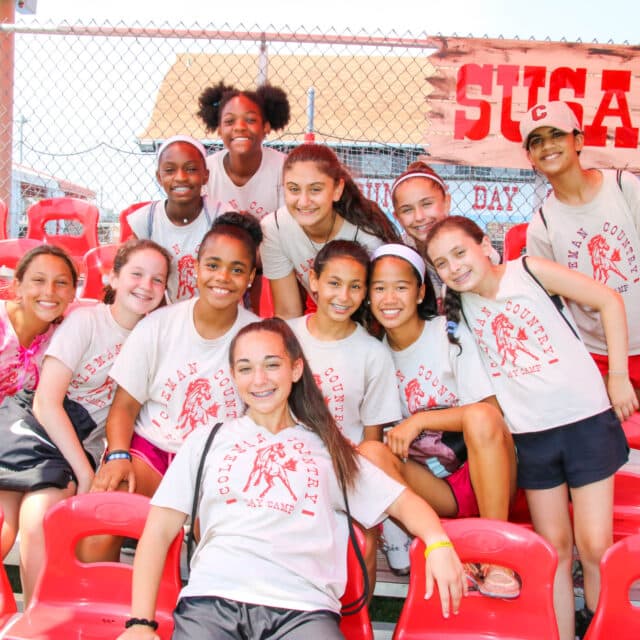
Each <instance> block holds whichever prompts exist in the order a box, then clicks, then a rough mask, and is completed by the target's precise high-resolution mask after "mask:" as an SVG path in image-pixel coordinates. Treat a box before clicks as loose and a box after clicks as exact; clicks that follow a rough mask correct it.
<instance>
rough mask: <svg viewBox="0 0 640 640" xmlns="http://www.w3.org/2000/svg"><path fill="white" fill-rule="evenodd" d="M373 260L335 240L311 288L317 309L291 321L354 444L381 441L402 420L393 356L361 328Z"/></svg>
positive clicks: (322, 388)
mask: <svg viewBox="0 0 640 640" xmlns="http://www.w3.org/2000/svg"><path fill="white" fill-rule="evenodd" d="M368 271H369V255H368V253H367V251H366V250H365V249H364V247H363V246H362V245H360V244H358V243H357V242H353V241H351V240H332V241H331V242H329V243H327V244H326V245H325V246H324V247H323V248H322V249H321V250H320V251H319V253H318V255H317V256H316V259H315V261H314V264H313V270H312V271H311V274H310V287H311V291H312V292H313V294H314V298H315V300H316V303H317V306H318V308H317V309H316V311H315V312H314V313H312V314H310V315H307V316H302V317H300V318H295V319H293V320H290V321H289V324H290V326H291V328H292V329H293V331H294V333H295V334H296V337H297V338H298V340H299V341H300V344H301V345H302V349H303V350H304V354H305V356H306V357H307V360H308V361H309V366H310V367H311V371H312V372H313V377H314V378H315V380H316V383H317V385H318V387H319V389H320V391H321V393H322V395H323V397H324V400H325V402H326V404H327V406H328V407H329V411H330V412H331V414H332V415H333V419H334V420H335V421H336V423H337V425H338V427H339V428H340V430H341V431H342V433H343V435H345V436H346V437H347V438H349V440H351V441H352V442H353V443H355V444H359V443H360V442H361V441H362V440H382V427H383V425H385V424H388V423H391V422H396V421H398V420H400V418H401V413H400V402H399V400H398V398H397V397H395V395H394V394H389V393H388V391H389V388H390V387H392V386H393V385H394V383H395V378H394V375H393V363H392V361H391V357H390V356H389V353H388V351H387V350H386V349H385V348H384V347H383V346H382V345H381V344H380V342H379V341H378V340H376V339H375V338H374V337H372V336H370V335H369V334H368V333H367V332H366V331H365V330H364V329H363V328H362V326H360V324H358V322H356V320H357V319H359V318H360V317H361V316H362V311H363V303H364V299H365V296H366V294H367V275H368Z"/></svg>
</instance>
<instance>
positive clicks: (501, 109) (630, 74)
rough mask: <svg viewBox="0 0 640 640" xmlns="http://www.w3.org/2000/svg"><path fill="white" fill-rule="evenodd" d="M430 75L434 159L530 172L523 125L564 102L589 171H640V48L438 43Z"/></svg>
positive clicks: (508, 42)
mask: <svg viewBox="0 0 640 640" xmlns="http://www.w3.org/2000/svg"><path fill="white" fill-rule="evenodd" d="M439 40H440V48H439V50H438V51H436V52H435V53H433V54H432V55H431V56H430V58H429V59H430V62H431V63H432V64H433V65H434V66H435V67H436V69H437V71H436V73H435V74H434V75H432V76H429V77H427V82H428V83H429V85H431V86H430V87H428V88H427V90H426V93H427V105H428V114H427V117H428V119H429V126H428V128H427V135H426V143H427V145H428V147H427V148H428V150H429V153H430V155H431V156H432V158H433V161H434V162H443V163H452V164H468V165H475V166H490V167H511V168H518V167H521V168H528V167H529V164H528V162H527V158H526V154H525V152H524V150H523V149H522V147H521V138H520V132H519V129H518V123H519V121H520V120H521V118H522V116H523V115H524V114H525V113H526V111H527V110H528V109H529V108H531V107H532V106H534V105H535V104H537V103H539V102H544V101H548V100H564V101H565V102H567V103H568V104H569V105H570V106H571V107H572V108H573V109H574V111H575V112H576V115H577V116H578V120H579V121H580V122H581V124H582V128H583V130H584V134H585V145H586V146H585V149H584V151H583V155H582V160H583V164H584V165H585V166H591V167H594V166H597V167H611V166H615V167H620V168H628V169H631V170H633V171H636V172H637V171H640V154H639V153H638V141H639V128H640V47H631V46H622V45H605V44H575V43H571V44H570V43H562V42H534V41H522V40H488V39H487V40H481V39H471V38H444V37H442V38H439Z"/></svg>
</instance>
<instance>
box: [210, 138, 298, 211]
mask: <svg viewBox="0 0 640 640" xmlns="http://www.w3.org/2000/svg"><path fill="white" fill-rule="evenodd" d="M228 153H229V152H228V151H227V150H226V149H222V150H221V151H217V152H216V153H214V154H213V155H211V156H208V157H207V168H208V169H209V182H208V183H207V194H208V196H209V200H210V201H211V202H218V201H219V202H222V206H223V211H239V212H240V213H250V214H251V215H252V216H254V217H255V218H256V219H257V220H261V219H262V218H263V217H264V216H266V215H267V214H268V213H271V212H272V211H275V210H276V209H278V207H281V206H282V205H284V192H283V190H282V166H283V165H284V161H285V158H286V157H287V156H286V154H284V153H282V152H280V151H277V150H276V149H272V148H270V147H262V162H261V163H260V167H259V168H258V170H257V171H256V173H255V174H254V175H253V176H251V178H250V179H249V181H248V182H247V183H246V184H244V185H242V186H241V187H239V186H238V185H236V184H234V183H233V181H232V180H231V178H229V176H228V174H227V172H226V171H225V168H224V164H223V162H224V158H225V156H226V155H227V154H228Z"/></svg>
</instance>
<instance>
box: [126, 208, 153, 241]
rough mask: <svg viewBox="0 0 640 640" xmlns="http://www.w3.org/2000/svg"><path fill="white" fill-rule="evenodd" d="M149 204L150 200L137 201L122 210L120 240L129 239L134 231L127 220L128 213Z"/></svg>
mask: <svg viewBox="0 0 640 640" xmlns="http://www.w3.org/2000/svg"><path fill="white" fill-rule="evenodd" d="M147 204H149V201H147V202H136V203H135V204H132V205H131V206H129V207H127V208H126V209H124V210H123V211H121V212H120V242H121V243H122V242H124V241H125V240H128V239H129V238H130V237H131V236H132V235H133V231H132V230H131V227H130V226H129V223H128V222H127V217H128V215H129V214H130V213H133V212H134V211H135V210H136V209H140V208H142V207H144V206H145V205H147Z"/></svg>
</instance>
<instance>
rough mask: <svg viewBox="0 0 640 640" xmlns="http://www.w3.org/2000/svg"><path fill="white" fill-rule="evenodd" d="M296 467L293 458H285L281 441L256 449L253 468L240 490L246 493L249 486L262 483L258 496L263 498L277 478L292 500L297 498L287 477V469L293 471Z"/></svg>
mask: <svg viewBox="0 0 640 640" xmlns="http://www.w3.org/2000/svg"><path fill="white" fill-rule="evenodd" d="M296 467H297V462H296V461H295V460H294V459H293V458H287V454H286V452H285V449H284V444H283V443H282V442H277V443H276V444H272V445H271V446H269V447H264V448H262V449H258V451H257V452H256V459H255V460H254V462H253V468H252V469H251V472H250V473H249V477H248V478H247V483H246V484H245V485H244V489H243V490H242V491H243V492H245V493H246V492H247V491H248V490H249V487H250V486H253V487H257V486H258V485H262V484H263V483H264V484H265V485H266V486H265V488H264V490H263V491H262V493H261V494H260V496H259V497H260V498H264V497H265V495H266V494H267V493H268V492H269V491H270V490H271V489H273V487H274V486H275V483H276V480H279V481H280V483H281V484H282V485H283V486H284V487H285V489H286V490H287V491H288V492H289V495H290V496H291V497H292V498H293V500H297V499H298V497H297V496H296V494H295V493H293V490H292V489H291V485H290V484H289V477H288V473H289V471H295V470H296Z"/></svg>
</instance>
